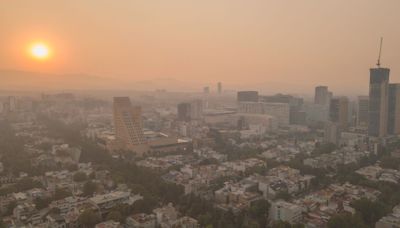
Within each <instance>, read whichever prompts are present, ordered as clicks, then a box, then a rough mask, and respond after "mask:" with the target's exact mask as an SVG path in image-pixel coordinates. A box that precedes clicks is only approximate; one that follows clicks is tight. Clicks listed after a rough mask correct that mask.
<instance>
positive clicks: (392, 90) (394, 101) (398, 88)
mask: <svg viewBox="0 0 400 228" xmlns="http://www.w3.org/2000/svg"><path fill="white" fill-rule="evenodd" d="M388 99H389V101H388V126H387V128H388V134H391V135H398V134H400V84H399V83H396V84H394V83H393V84H389V98H388Z"/></svg>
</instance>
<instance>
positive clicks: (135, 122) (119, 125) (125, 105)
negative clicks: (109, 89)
mask: <svg viewBox="0 0 400 228" xmlns="http://www.w3.org/2000/svg"><path fill="white" fill-rule="evenodd" d="M141 114H142V111H141V108H140V107H139V106H135V107H134V106H132V104H131V101H130V99H129V97H114V128H115V136H116V141H117V144H118V146H119V147H120V148H122V149H127V150H132V151H134V152H135V153H137V154H138V155H142V154H143V153H145V152H146V151H147V144H146V140H145V138H144V135H143V129H142V117H141Z"/></svg>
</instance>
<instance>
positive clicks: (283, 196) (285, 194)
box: [275, 191, 292, 201]
mask: <svg viewBox="0 0 400 228" xmlns="http://www.w3.org/2000/svg"><path fill="white" fill-rule="evenodd" d="M290 198H292V196H291V195H290V194H289V192H287V191H280V192H278V193H277V194H276V196H275V199H282V200H285V201H288V200H290Z"/></svg>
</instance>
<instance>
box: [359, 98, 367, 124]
mask: <svg viewBox="0 0 400 228" xmlns="http://www.w3.org/2000/svg"><path fill="white" fill-rule="evenodd" d="M368 107H369V97H368V96H359V97H358V100H357V126H361V127H367V126H368Z"/></svg>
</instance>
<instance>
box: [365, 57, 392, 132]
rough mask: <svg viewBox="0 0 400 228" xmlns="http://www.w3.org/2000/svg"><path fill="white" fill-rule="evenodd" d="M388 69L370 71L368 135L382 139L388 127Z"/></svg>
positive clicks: (379, 68)
mask: <svg viewBox="0 0 400 228" xmlns="http://www.w3.org/2000/svg"><path fill="white" fill-rule="evenodd" d="M389 74H390V69H389V68H381V67H380V66H379V65H378V68H372V69H370V79H369V118H368V122H369V123H368V135H369V136H374V137H384V136H386V134H387V125H388V96H389Z"/></svg>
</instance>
